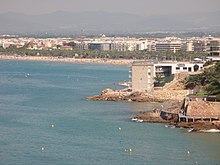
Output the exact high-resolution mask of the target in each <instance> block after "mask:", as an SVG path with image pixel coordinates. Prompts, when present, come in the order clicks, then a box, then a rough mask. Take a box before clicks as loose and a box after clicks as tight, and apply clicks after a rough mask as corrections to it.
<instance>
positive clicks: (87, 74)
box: [0, 61, 220, 165]
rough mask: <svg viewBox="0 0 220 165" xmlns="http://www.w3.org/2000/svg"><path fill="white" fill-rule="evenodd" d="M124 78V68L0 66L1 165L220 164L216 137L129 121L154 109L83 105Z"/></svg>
mask: <svg viewBox="0 0 220 165" xmlns="http://www.w3.org/2000/svg"><path fill="white" fill-rule="evenodd" d="M127 79H128V68H127V67H121V66H112V65H84V64H70V63H52V62H51V63H48V62H31V61H0V164H1V165H29V164H31V165H41V164H42V165H47V164H48V165H116V164H118V165H124V164H126V165H143V164H147V165H159V164H167V165H176V164H179V165H185V164H186V165H188V164H189V165H191V164H204V165H206V164H213V165H216V164H220V134H209V133H187V131H186V130H184V129H170V128H165V127H164V124H152V123H133V122H130V120H129V119H130V117H131V116H132V115H133V114H135V113H137V112H140V111H146V110H150V109H151V108H152V107H155V106H159V105H158V104H156V103H132V102H103V101H100V102H98V101H88V100H86V99H85V98H86V96H90V95H94V94H98V93H99V92H100V91H101V90H102V89H104V88H107V87H111V88H114V85H113V83H114V82H119V81H124V80H127ZM52 125H54V127H52ZM119 127H120V128H121V129H122V130H121V131H120V130H119V129H118V128H119ZM42 147H43V148H44V150H43V151H42ZM129 148H131V149H132V152H131V153H129V152H126V151H125V150H128V149H129ZM187 151H190V154H187Z"/></svg>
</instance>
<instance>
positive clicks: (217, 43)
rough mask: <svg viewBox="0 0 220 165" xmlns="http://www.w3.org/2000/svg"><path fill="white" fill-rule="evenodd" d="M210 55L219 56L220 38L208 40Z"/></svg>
mask: <svg viewBox="0 0 220 165" xmlns="http://www.w3.org/2000/svg"><path fill="white" fill-rule="evenodd" d="M210 56H220V39H219V40H213V41H210Z"/></svg>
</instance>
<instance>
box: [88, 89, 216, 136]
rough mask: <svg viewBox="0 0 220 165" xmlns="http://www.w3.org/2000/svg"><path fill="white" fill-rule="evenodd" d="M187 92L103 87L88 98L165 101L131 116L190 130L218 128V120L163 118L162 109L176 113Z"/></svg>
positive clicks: (135, 120)
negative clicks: (162, 104)
mask: <svg viewBox="0 0 220 165" xmlns="http://www.w3.org/2000/svg"><path fill="white" fill-rule="evenodd" d="M187 93H189V91H186V90H155V91H154V92H153V93H142V92H131V91H129V90H119V91H118V90H116V91H115V90H112V89H105V90H103V91H102V92H101V93H100V95H97V96H89V97H87V99H89V100H98V101H134V102H160V103H164V104H165V103H167V104H168V105H169V106H167V108H166V107H162V108H160V109H153V110H152V111H147V112H140V113H139V114H137V115H135V116H133V118H132V121H134V122H151V123H168V124H169V125H168V127H169V126H171V127H176V128H186V129H189V130H190V131H193V132H194V131H198V132H199V131H201V130H204V131H206V130H217V131H218V130H220V121H212V122H210V121H195V122H179V121H178V117H177V116H175V115H174V117H173V116H172V117H170V118H166V119H165V118H163V117H162V115H161V112H162V111H166V112H168V113H171V114H172V113H173V114H178V113H179V112H180V111H181V105H182V103H183V98H184V97H185V96H186V95H187Z"/></svg>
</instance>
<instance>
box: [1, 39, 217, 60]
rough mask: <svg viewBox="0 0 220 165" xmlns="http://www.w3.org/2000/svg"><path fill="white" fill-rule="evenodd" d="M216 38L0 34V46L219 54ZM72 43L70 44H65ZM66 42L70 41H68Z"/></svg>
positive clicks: (36, 48)
mask: <svg viewBox="0 0 220 165" xmlns="http://www.w3.org/2000/svg"><path fill="white" fill-rule="evenodd" d="M219 40H220V39H219V38H213V37H210V36H209V37H191V38H177V37H165V38H130V37H106V36H104V35H103V36H102V37H97V38H0V47H3V48H4V49H5V48H7V47H9V46H15V47H17V48H20V47H23V46H27V49H30V50H54V49H64V50H71V49H79V50H97V51H117V52H126V51H141V50H147V51H149V52H152V51H154V52H174V53H176V52H178V51H187V52H207V53H209V52H210V55H211V56H216V55H219V54H220V53H219ZM68 43H74V48H73V47H72V48H70V47H66V46H67V45H68ZM68 46H70V45H68Z"/></svg>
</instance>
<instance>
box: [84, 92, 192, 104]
mask: <svg viewBox="0 0 220 165" xmlns="http://www.w3.org/2000/svg"><path fill="white" fill-rule="evenodd" d="M188 93H189V92H188V91H187V90H178V91H177V90H155V91H154V92H151V93H146V92H127V91H121V90H115V91H114V90H112V89H105V90H103V91H102V92H101V93H100V95H97V96H90V97H87V98H88V99H90V100H103V101H137V102H166V101H171V100H175V101H176V100H178V101H180V100H182V99H183V97H185V96H186V95H187V94H188Z"/></svg>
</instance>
